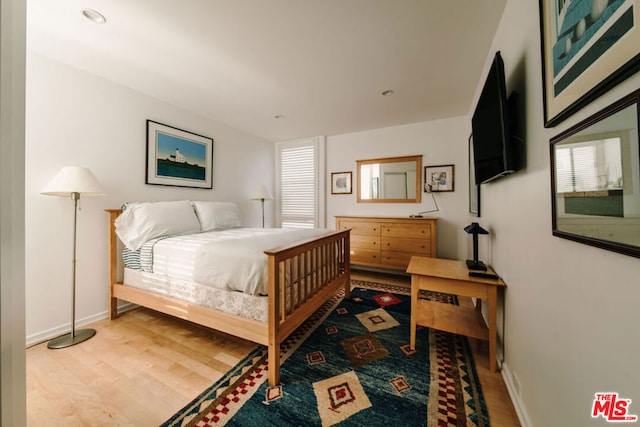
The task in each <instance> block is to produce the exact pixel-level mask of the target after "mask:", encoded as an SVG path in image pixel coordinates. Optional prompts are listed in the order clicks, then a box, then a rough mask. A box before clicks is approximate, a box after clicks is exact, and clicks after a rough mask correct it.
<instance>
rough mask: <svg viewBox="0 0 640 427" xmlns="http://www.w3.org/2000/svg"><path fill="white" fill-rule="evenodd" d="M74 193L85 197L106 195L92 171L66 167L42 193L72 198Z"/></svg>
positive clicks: (77, 167)
mask: <svg viewBox="0 0 640 427" xmlns="http://www.w3.org/2000/svg"><path fill="white" fill-rule="evenodd" d="M72 193H80V194H82V195H83V196H104V195H105V193H104V190H103V189H102V187H101V186H100V183H98V180H97V179H96V177H95V176H93V174H92V173H91V171H90V170H89V169H87V168H82V167H79V166H65V167H63V168H62V169H60V172H58V174H57V175H56V176H54V177H53V179H52V180H51V182H49V184H47V186H46V187H44V189H42V192H41V194H44V195H47V196H70V195H71V194H72Z"/></svg>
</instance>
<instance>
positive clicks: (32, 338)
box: [25, 302, 137, 348]
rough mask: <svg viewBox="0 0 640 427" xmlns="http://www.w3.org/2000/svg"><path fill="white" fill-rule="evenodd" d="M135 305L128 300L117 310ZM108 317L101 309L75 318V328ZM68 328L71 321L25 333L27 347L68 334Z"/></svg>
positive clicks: (120, 311)
mask: <svg viewBox="0 0 640 427" xmlns="http://www.w3.org/2000/svg"><path fill="white" fill-rule="evenodd" d="M136 307H137V305H136V304H131V303H129V302H128V303H125V304H122V305H119V306H118V312H119V313H123V312H125V311H129V310H131V309H134V308H136ZM108 317H109V312H108V311H103V312H101V313H97V314H94V315H93V316H88V317H84V318H82V319H76V329H80V328H82V327H84V326H87V325H91V324H92V323H95V322H98V321H100V320H104V319H107V318H108ZM70 330H71V322H69V323H65V324H63V325H59V326H56V327H55V328H51V329H47V330H45V331H41V332H38V333H35V334H31V335H27V337H26V339H25V341H26V345H27V348H29V347H33V346H34V345H37V344H40V343H42V342H45V341H49V340H51V339H53V338H56V337H59V336H60V335H64V334H68V333H69V331H70Z"/></svg>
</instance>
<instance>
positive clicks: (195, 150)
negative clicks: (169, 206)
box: [145, 120, 213, 189]
mask: <svg viewBox="0 0 640 427" xmlns="http://www.w3.org/2000/svg"><path fill="white" fill-rule="evenodd" d="M145 183H146V184H150V185H166V186H171V187H190V188H204V189H212V188H213V139H212V138H209V137H206V136H203V135H198V134H196V133H193V132H189V131H186V130H183V129H178V128H176V127H173V126H169V125H165V124H162V123H158V122H155V121H153V120H147V156H146V174H145Z"/></svg>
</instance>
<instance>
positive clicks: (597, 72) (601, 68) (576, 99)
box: [539, 0, 640, 128]
mask: <svg viewBox="0 0 640 427" xmlns="http://www.w3.org/2000/svg"><path fill="white" fill-rule="evenodd" d="M560 4H562V6H559V5H560ZM563 8H564V9H563ZM539 9H540V39H541V50H542V80H543V99H544V102H543V103H544V126H545V127H547V128H549V127H553V126H555V125H557V124H558V123H560V122H561V121H563V120H565V119H566V118H568V117H569V116H571V115H572V114H574V113H575V112H577V111H578V110H580V109H582V108H583V107H584V106H585V105H587V104H588V103H590V102H591V101H593V100H594V99H596V98H598V97H599V96H600V95H602V94H603V93H605V92H606V91H608V90H609V89H611V88H612V87H614V86H615V85H617V84H618V83H620V82H622V81H623V80H625V79H626V78H628V77H629V76H631V75H633V74H635V73H636V72H637V71H638V69H640V53H639V52H638V48H637V46H639V45H640V29H639V28H638V25H637V23H638V22H640V21H639V19H640V15H639V12H638V6H637V5H636V4H635V1H633V0H622V1H616V2H609V1H607V0H593V1H591V0H574V1H573V2H559V1H557V0H539ZM634 23H636V24H635V25H634ZM558 26H559V28H558Z"/></svg>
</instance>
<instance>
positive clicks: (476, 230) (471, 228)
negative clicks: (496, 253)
mask: <svg viewBox="0 0 640 427" xmlns="http://www.w3.org/2000/svg"><path fill="white" fill-rule="evenodd" d="M464 231H466V232H467V233H469V234H472V235H473V259H472V260H471V259H468V260H467V268H469V270H482V271H486V270H487V266H486V265H484V263H483V262H482V261H478V234H489V232H488V231H487V230H485V229H484V228H482V227H480V225H479V224H478V223H477V222H472V223H471V224H469V225H467V226H466V227H465V228H464Z"/></svg>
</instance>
